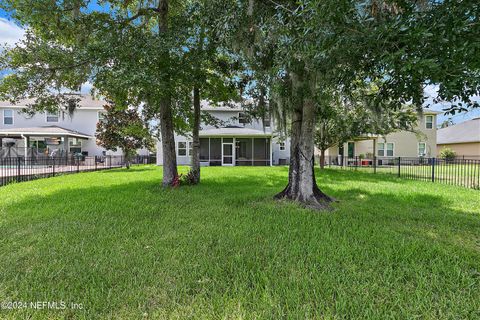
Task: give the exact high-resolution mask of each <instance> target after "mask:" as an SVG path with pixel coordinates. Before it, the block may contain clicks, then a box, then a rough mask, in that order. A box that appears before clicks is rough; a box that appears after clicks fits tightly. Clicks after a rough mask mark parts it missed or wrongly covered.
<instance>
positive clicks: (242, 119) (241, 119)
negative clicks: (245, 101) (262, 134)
mask: <svg viewBox="0 0 480 320" xmlns="http://www.w3.org/2000/svg"><path fill="white" fill-rule="evenodd" d="M238 123H243V124H246V123H248V117H247V115H246V114H245V113H244V112H239V113H238Z"/></svg>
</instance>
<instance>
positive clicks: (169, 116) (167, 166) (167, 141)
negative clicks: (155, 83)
mask: <svg viewBox="0 0 480 320" xmlns="http://www.w3.org/2000/svg"><path fill="white" fill-rule="evenodd" d="M158 9H159V19H158V29H159V34H160V36H165V34H167V33H168V0H160V1H159V4H158ZM160 54H161V55H162V58H163V59H162V60H163V63H164V65H165V67H163V69H164V70H162V71H163V72H165V75H166V76H165V80H164V81H163V82H162V84H161V85H162V86H163V87H164V88H163V90H164V92H165V93H164V95H163V97H162V99H161V101H160V106H159V107H160V108H159V118H160V134H161V139H162V149H163V150H162V151H163V182H162V185H163V186H164V187H169V186H173V185H174V183H175V181H176V180H177V177H178V172H177V156H176V153H175V135H174V125H173V113H172V98H171V95H170V91H169V90H170V76H169V74H170V70H169V69H170V53H169V52H168V49H166V50H162V51H161V52H160Z"/></svg>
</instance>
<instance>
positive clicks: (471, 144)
mask: <svg viewBox="0 0 480 320" xmlns="http://www.w3.org/2000/svg"><path fill="white" fill-rule="evenodd" d="M443 148H450V149H452V150H453V151H455V153H456V154H457V156H463V157H465V158H467V157H473V158H478V157H480V117H478V118H474V119H472V120H468V121H465V122H461V123H459V124H456V125H453V126H450V127H446V128H442V129H438V131H437V152H438V153H440V152H441V151H442V149H443Z"/></svg>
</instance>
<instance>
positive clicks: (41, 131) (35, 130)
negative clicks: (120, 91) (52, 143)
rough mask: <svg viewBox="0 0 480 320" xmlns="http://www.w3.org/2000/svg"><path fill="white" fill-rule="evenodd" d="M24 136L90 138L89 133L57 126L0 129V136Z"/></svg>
mask: <svg viewBox="0 0 480 320" xmlns="http://www.w3.org/2000/svg"><path fill="white" fill-rule="evenodd" d="M19 135H26V136H69V137H75V138H85V139H89V138H92V136H91V135H88V134H85V133H81V132H78V131H74V130H69V129H65V128H62V127H58V126H44V127H31V128H10V129H0V137H15V136H19Z"/></svg>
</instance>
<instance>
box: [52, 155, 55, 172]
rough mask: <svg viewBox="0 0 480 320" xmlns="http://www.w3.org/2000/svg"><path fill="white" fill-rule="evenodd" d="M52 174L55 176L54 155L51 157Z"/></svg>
mask: <svg viewBox="0 0 480 320" xmlns="http://www.w3.org/2000/svg"><path fill="white" fill-rule="evenodd" d="M52 163H53V165H52V176H53V177H55V157H52Z"/></svg>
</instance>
